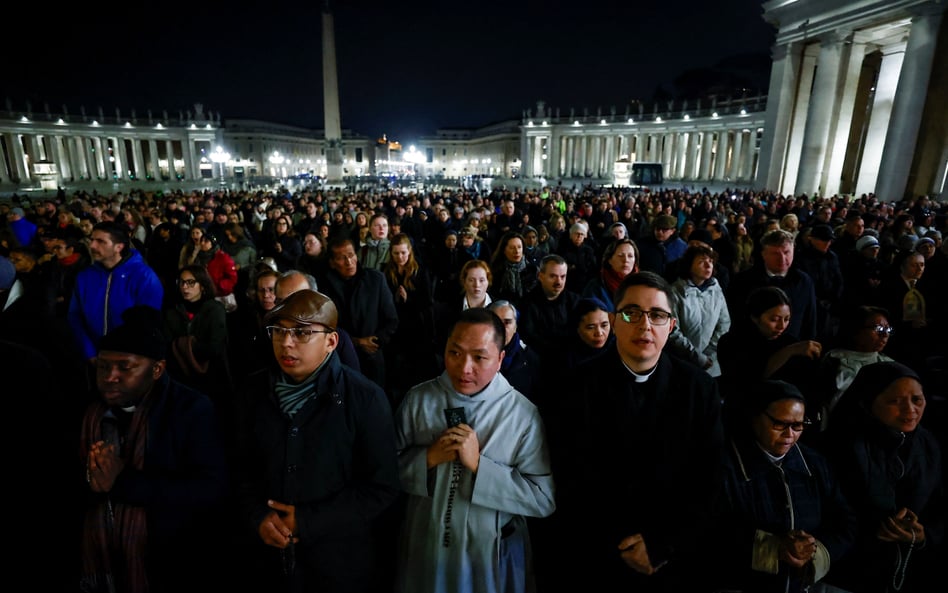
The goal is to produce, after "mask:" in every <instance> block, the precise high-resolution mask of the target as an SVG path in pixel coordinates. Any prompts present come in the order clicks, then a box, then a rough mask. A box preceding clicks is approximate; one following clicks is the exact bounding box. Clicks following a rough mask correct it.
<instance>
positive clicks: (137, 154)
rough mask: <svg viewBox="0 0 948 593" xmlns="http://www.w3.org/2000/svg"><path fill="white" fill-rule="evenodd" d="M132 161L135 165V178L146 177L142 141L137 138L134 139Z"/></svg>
mask: <svg viewBox="0 0 948 593" xmlns="http://www.w3.org/2000/svg"><path fill="white" fill-rule="evenodd" d="M132 163H134V167H135V178H136V179H144V178H145V160H144V157H143V155H142V141H141V140H138V139H137V138H136V139H134V140H132Z"/></svg>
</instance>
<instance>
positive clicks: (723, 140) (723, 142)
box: [714, 130, 729, 181]
mask: <svg viewBox="0 0 948 593" xmlns="http://www.w3.org/2000/svg"><path fill="white" fill-rule="evenodd" d="M727 140H728V131H727V130H721V131H719V132H718V142H717V147H716V148H715V151H714V178H715V179H717V180H718V181H722V180H724V179H726V178H727V151H728V148H729V147H728V142H727Z"/></svg>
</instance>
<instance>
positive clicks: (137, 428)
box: [79, 383, 160, 593]
mask: <svg viewBox="0 0 948 593" xmlns="http://www.w3.org/2000/svg"><path fill="white" fill-rule="evenodd" d="M158 389H160V386H159V384H157V383H156V384H155V386H154V387H153V388H152V390H151V391H150V392H149V393H148V395H146V396H145V398H144V399H143V400H142V402H141V403H140V404H138V406H137V407H136V408H135V411H134V413H133V414H132V419H131V423H130V424H129V426H128V431H127V433H126V435H125V444H124V446H123V447H122V448H121V451H120V454H121V457H122V460H123V461H124V462H125V467H126V468H131V469H135V470H139V471H141V470H142V469H143V467H144V464H145V444H146V442H147V440H148V414H149V411H150V410H151V404H152V402H153V401H154V399H155V398H156V397H158V396H157V395H156V394H155V391H156V390H158ZM108 416H109V407H108V406H107V405H105V403H104V402H97V403H94V404H92V405H90V406H89V409H88V410H87V411H86V415H85V418H84V419H83V423H82V436H81V439H80V447H79V449H80V451H79V452H80V459H81V460H82V463H83V465H85V464H86V460H87V459H88V456H89V448H90V447H91V446H92V445H93V444H94V443H96V442H98V441H101V440H105V437H106V435H105V434H103V420H105V419H106V418H107V417H108ZM110 420H111V418H110ZM147 538H148V530H147V526H146V517H145V509H144V507H141V506H134V505H130V504H125V503H120V502H114V501H113V500H111V498H110V497H109V496H108V495H100V496H99V497H98V498H96V502H95V503H94V504H93V505H92V506H91V507H90V508H89V509H88V510H87V511H86V516H85V520H84V524H83V530H82V542H81V554H82V577H81V581H80V589H79V590H80V591H84V592H94V593H100V592H101V593H106V592H112V591H136V592H140V593H148V579H147V576H146V572H145V556H146V549H147Z"/></svg>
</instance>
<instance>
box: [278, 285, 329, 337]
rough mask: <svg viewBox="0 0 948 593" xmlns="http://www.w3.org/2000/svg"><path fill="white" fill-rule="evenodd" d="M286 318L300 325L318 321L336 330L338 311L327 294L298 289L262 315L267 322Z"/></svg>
mask: <svg viewBox="0 0 948 593" xmlns="http://www.w3.org/2000/svg"><path fill="white" fill-rule="evenodd" d="M280 319H287V320H290V321H295V322H296V323H299V324H302V325H313V324H316V323H318V324H319V325H324V326H326V327H327V328H328V329H331V330H333V331H335V330H336V324H337V323H338V322H339V312H338V311H337V310H336V305H335V303H333V302H332V299H330V298H329V297H328V296H326V295H324V294H323V293H321V292H316V291H315V290H299V291H297V292H294V293H293V294H291V295H290V296H288V297H286V298H285V299H284V300H283V302H282V303H280V304H279V305H277V306H276V307H274V308H273V309H271V310H270V312H269V313H267V314H266V316H265V317H264V321H265V322H267V323H271V322H275V321H279V320H280Z"/></svg>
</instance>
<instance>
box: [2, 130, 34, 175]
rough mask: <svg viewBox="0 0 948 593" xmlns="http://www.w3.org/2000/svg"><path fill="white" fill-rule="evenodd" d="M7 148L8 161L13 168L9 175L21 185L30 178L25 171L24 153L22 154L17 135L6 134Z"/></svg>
mask: <svg viewBox="0 0 948 593" xmlns="http://www.w3.org/2000/svg"><path fill="white" fill-rule="evenodd" d="M7 148H8V149H9V150H10V161H11V165H12V167H13V170H12V171H10V174H11V175H12V176H13V177H15V178H16V179H19V180H20V182H21V183H22V182H25V181H27V180H29V178H30V176H29V173H28V172H27V170H26V153H25V152H23V144H22V143H21V140H20V135H19V134H7Z"/></svg>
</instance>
